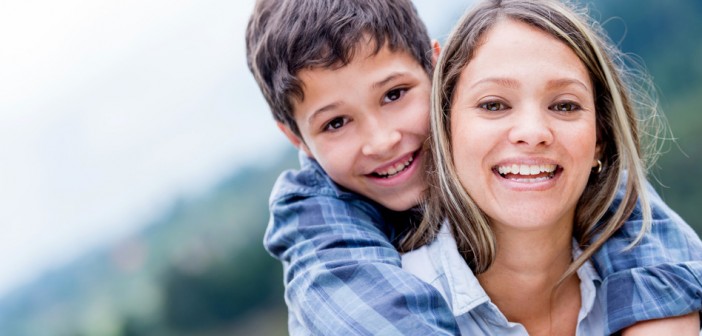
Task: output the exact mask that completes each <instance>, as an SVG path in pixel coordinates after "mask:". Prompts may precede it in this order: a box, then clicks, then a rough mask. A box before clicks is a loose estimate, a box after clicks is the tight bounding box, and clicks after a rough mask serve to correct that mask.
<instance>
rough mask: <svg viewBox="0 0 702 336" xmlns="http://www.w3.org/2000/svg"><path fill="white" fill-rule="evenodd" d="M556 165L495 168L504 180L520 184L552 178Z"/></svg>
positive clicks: (517, 165)
mask: <svg viewBox="0 0 702 336" xmlns="http://www.w3.org/2000/svg"><path fill="white" fill-rule="evenodd" d="M557 168H558V165H555V164H542V165H526V164H511V165H503V166H497V172H498V173H499V174H500V175H501V176H502V177H504V178H508V179H510V180H514V181H522V182H540V181H545V180H548V179H550V178H553V176H554V175H555V172H556V169H557Z"/></svg>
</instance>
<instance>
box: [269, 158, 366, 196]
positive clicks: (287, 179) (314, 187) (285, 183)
mask: <svg viewBox="0 0 702 336" xmlns="http://www.w3.org/2000/svg"><path fill="white" fill-rule="evenodd" d="M298 159H299V161H300V168H299V169H289V170H286V171H283V172H282V173H281V174H280V175H279V176H278V179H277V180H276V182H275V184H274V185H273V190H272V191H271V196H270V200H269V204H275V203H279V202H286V201H288V200H289V199H291V198H307V197H315V196H322V197H330V198H335V199H340V200H344V201H347V202H355V201H361V202H367V203H373V202H371V201H370V200H368V199H366V198H365V197H363V196H361V195H359V194H357V193H354V192H352V191H349V190H346V189H345V188H343V187H341V186H340V185H338V184H336V183H335V182H334V181H333V180H332V179H331V177H329V175H328V174H327V173H326V172H325V171H324V169H322V167H321V166H320V165H319V163H317V161H315V160H314V159H312V158H310V157H308V156H307V155H306V154H305V153H304V152H303V151H300V152H299V153H298Z"/></svg>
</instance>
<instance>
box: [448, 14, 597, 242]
mask: <svg viewBox="0 0 702 336" xmlns="http://www.w3.org/2000/svg"><path fill="white" fill-rule="evenodd" d="M481 42H482V43H480V44H478V48H477V49H476V52H475V53H474V58H473V59H472V60H471V61H470V62H469V63H468V65H467V66H466V68H465V69H464V70H463V72H462V73H461V76H460V78H459V80H458V83H457V85H456V91H455V93H454V99H453V101H452V104H451V125H450V127H451V142H452V148H453V153H452V156H453V160H454V163H455V165H456V170H457V172H458V176H459V179H460V182H461V184H462V185H463V187H464V188H465V190H466V191H467V192H468V194H469V195H470V196H471V197H472V198H473V199H474V200H475V202H476V203H477V205H478V206H479V207H480V208H481V209H482V210H483V211H484V212H485V213H486V214H487V215H488V217H489V218H490V221H491V224H492V225H493V227H494V228H495V229H497V230H499V229H500V228H505V229H506V228H517V229H524V230H530V229H539V228H545V227H547V226H552V225H558V226H557V227H560V228H567V229H570V228H571V227H572V222H573V218H574V214H575V207H576V204H577V201H578V199H579V198H580V195H581V194H582V192H583V190H584V188H585V185H586V183H587V180H588V176H589V174H590V173H591V169H592V167H593V166H596V165H597V164H596V160H597V158H598V157H599V148H598V146H597V131H596V122H595V103H594V98H593V96H594V95H593V88H592V83H591V82H590V79H589V76H588V71H587V69H586V67H585V65H584V64H582V62H581V61H580V59H578V57H577V56H576V55H575V53H573V51H571V50H570V49H569V48H568V46H566V45H565V44H564V43H562V42H560V41H559V40H557V39H556V38H554V37H552V36H551V35H549V34H547V33H545V32H542V31H540V30H538V29H536V28H534V27H531V26H529V25H527V24H525V23H522V22H519V21H515V20H509V19H508V20H503V21H501V22H499V23H497V24H496V25H495V26H494V27H493V28H492V29H491V30H490V31H488V32H486V33H485V35H484V36H483V40H482V41H481Z"/></svg>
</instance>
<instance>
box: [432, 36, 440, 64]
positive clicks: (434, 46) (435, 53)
mask: <svg viewBox="0 0 702 336" xmlns="http://www.w3.org/2000/svg"><path fill="white" fill-rule="evenodd" d="M440 53H441V46H440V45H439V41H437V40H432V41H431V64H432V65H434V66H436V61H437V60H438V59H439V54H440Z"/></svg>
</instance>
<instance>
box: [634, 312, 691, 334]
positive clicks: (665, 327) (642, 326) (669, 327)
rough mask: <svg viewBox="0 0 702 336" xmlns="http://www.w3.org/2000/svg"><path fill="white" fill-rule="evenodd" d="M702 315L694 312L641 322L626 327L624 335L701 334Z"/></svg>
mask: <svg viewBox="0 0 702 336" xmlns="http://www.w3.org/2000/svg"><path fill="white" fill-rule="evenodd" d="M699 334H700V315H699V313H697V312H693V313H690V314H687V315H683V316H677V317H668V318H664V319H660V320H650V321H644V322H639V323H637V324H635V325H633V326H631V327H629V328H626V329H624V331H623V332H622V336H638V335H642V336H647V335H695V336H697V335H699Z"/></svg>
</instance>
